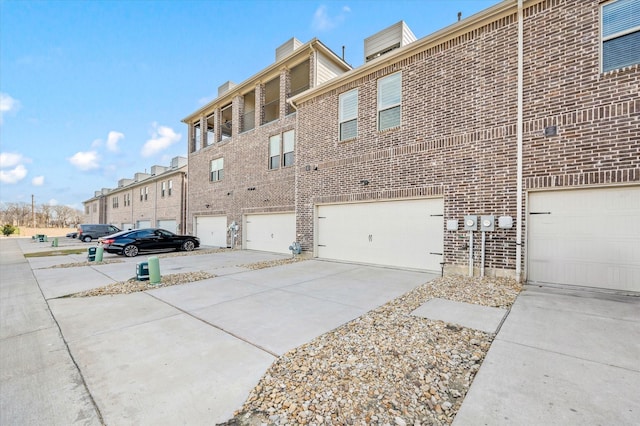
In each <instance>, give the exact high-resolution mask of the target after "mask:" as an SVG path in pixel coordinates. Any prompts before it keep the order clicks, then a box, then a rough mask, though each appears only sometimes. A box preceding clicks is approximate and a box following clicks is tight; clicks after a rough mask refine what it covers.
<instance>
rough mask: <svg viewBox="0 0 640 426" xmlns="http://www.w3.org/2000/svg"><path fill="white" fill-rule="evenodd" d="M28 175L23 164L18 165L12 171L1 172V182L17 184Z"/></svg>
mask: <svg viewBox="0 0 640 426" xmlns="http://www.w3.org/2000/svg"><path fill="white" fill-rule="evenodd" d="M26 175H27V169H26V167H24V166H23V165H22V164H18V165H17V166H16V167H14V168H13V169H11V170H0V182H2V183H16V182H19V181H21V180H22V179H24V177H25V176H26Z"/></svg>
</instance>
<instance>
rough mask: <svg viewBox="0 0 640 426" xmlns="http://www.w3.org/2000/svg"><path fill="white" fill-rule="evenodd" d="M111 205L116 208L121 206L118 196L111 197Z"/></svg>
mask: <svg viewBox="0 0 640 426" xmlns="http://www.w3.org/2000/svg"><path fill="white" fill-rule="evenodd" d="M111 207H113V208H114V209H117V208H118V207H119V203H118V197H113V198H112V199H111Z"/></svg>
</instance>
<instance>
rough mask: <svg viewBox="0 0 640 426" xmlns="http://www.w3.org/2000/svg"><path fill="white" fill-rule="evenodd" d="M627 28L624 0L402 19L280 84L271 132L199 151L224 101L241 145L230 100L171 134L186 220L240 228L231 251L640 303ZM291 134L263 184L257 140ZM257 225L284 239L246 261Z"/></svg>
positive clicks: (628, 3)
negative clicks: (623, 293)
mask: <svg viewBox="0 0 640 426" xmlns="http://www.w3.org/2000/svg"><path fill="white" fill-rule="evenodd" d="M638 17H640V1H639V0H610V1H599V0H525V1H523V2H517V1H511V0H508V1H504V2H501V3H499V4H497V5H495V6H493V7H491V8H489V9H486V10H485V11H482V12H480V13H478V14H476V15H474V16H471V17H469V18H467V19H464V20H461V21H459V22H457V23H455V24H453V25H451V26H449V27H446V28H444V29H442V30H440V31H438V32H436V33H434V34H431V35H429V36H426V37H424V38H421V39H419V40H415V37H413V35H412V34H411V31H410V30H409V29H408V28H407V27H406V25H405V24H404V23H403V22H400V23H398V24H396V25H394V26H392V27H390V28H387V29H385V30H383V31H381V32H380V33H379V34H376V35H374V36H372V37H370V38H368V39H367V40H365V58H364V59H365V64H364V65H362V66H360V67H357V68H355V69H353V70H350V71H348V72H345V73H337V75H336V77H335V78H333V79H331V80H328V81H326V82H324V84H316V85H309V86H310V87H309V88H308V90H304V91H303V92H301V93H300V94H297V95H296V94H294V93H292V91H289V90H287V88H286V84H285V83H281V84H280V86H281V89H280V103H281V105H280V109H281V112H280V116H281V117H283V118H281V119H280V121H278V124H277V125H276V126H275V128H273V129H271V128H259V129H256V132H260V133H261V135H256V136H255V137H253V136H251V137H250V136H248V135H247V136H243V134H242V133H240V134H238V136H237V138H234V139H233V141H232V143H228V145H227V147H226V148H225V147H224V143H225V142H224V141H222V143H220V144H219V145H216V143H217V142H216V143H214V144H213V146H212V147H209V146H207V147H205V148H200V147H198V143H199V144H200V146H205V145H206V143H203V142H204V141H206V140H207V139H206V138H205V137H204V135H203V133H202V132H200V133H198V132H199V130H198V128H197V126H199V128H200V129H204V128H205V126H208V119H207V111H209V110H211V111H215V113H214V114H213V116H212V119H211V120H212V123H213V126H212V129H213V131H212V133H213V134H215V135H216V136H215V139H214V140H216V141H217V140H219V135H220V130H219V126H220V125H219V124H218V123H220V122H221V119H220V117H221V116H224V109H225V108H226V107H225V105H228V104H229V103H231V101H232V100H233V102H232V103H233V105H234V106H236V105H237V106H238V110H237V111H236V110H234V112H233V114H231V118H232V126H231V128H232V129H233V130H232V131H233V132H240V131H241V130H240V129H241V128H242V113H241V111H242V106H243V102H245V104H246V99H245V98H244V96H245V95H244V92H243V91H242V90H238V91H236V90H233V91H232V92H231V94H225V95H223V96H221V98H219V100H216V101H214V102H213V103H212V104H210V105H209V106H208V107H206V108H205V109H203V110H201V111H198V112H197V113H195V114H193V115H191V116H189V117H188V118H187V119H185V122H186V123H188V124H189V125H190V132H191V134H192V136H194V135H195V142H196V143H194V142H192V143H191V145H190V154H189V176H190V184H189V195H190V196H189V199H190V202H189V214H188V217H189V219H190V220H193V221H194V222H195V223H194V225H197V221H198V219H199V217H200V216H205V215H211V216H216V215H219V216H221V217H224V218H225V219H227V220H226V221H225V222H224V223H225V225H228V223H229V222H231V220H234V221H236V222H237V223H241V224H242V225H243V226H244V227H245V229H244V234H243V235H242V236H241V238H242V241H243V247H244V248H258V249H271V250H274V251H282V250H283V249H284V250H285V251H286V248H285V247H286V246H287V245H288V239H291V238H292V237H293V236H295V238H296V240H297V241H299V242H300V243H301V245H302V248H303V250H305V251H306V252H309V253H312V254H313V256H315V257H319V258H325V259H337V260H345V261H352V262H363V263H374V264H381V265H388V266H397V267H403V268H417V269H425V270H434V271H440V268H441V267H442V266H444V271H445V273H465V274H467V273H469V274H487V275H504V276H512V277H516V278H517V279H520V280H524V279H527V280H529V281H530V282H546V283H559V284H573V285H583V286H594V287H606V288H611V289H622V290H631V291H640V287H639V286H640V225H638V217H640V97H639V95H638V94H639V93H640V69H639V65H638V64H639V63H640V51H639V49H640V23H639V22H638ZM338 62H339V61H338ZM277 68H278V67H276V68H274V69H272V70H271V71H270V72H271V73H272V74H274V75H279V76H280V78H281V80H283V81H286V80H287V79H286V73H285V72H283V71H281V72H280V73H278V72H277V71H276V70H277ZM256 79H257V80H260V81H266V80H263V79H261V78H259V77H256ZM253 86H255V87H256V89H255V93H256V95H255V99H260V97H261V96H262V93H264V92H263V91H262V87H264V86H262V85H261V84H257V83H255V82H254V80H250V81H249V83H248V87H253ZM243 87H245V86H243ZM289 94H290V99H288V100H289V102H290V103H291V104H292V105H293V106H295V110H296V113H295V114H293V115H287V112H293V111H290V110H285V105H286V104H285V102H284V99H285V98H287V97H289ZM225 102H226V104H225ZM249 104H250V102H249ZM256 110H257V109H256ZM253 115H254V116H255V117H256V118H255V120H256V122H258V120H262V117H259V115H258V114H257V113H255V112H254V114H253ZM222 122H225V121H224V120H223V121H222ZM290 129H295V135H294V140H295V149H294V151H293V153H294V154H295V159H294V160H293V163H292V165H291V167H288V165H289V163H281V162H282V161H283V160H282V157H277V158H276V159H275V160H274V161H276V163H278V162H280V163H279V164H286V165H287V167H279V168H278V169H277V170H276V171H275V172H274V171H273V170H270V169H269V165H270V164H271V163H270V161H271V158H270V157H272V156H271V155H270V154H269V142H268V139H269V138H270V137H271V136H274V135H281V136H280V139H279V140H280V141H282V140H283V139H284V133H285V132H287V131H288V130H290ZM234 134H236V133H234ZM192 140H193V138H192ZM280 152H283V151H278V152H277V153H276V155H281V154H280ZM222 157H224V179H222V180H220V181H219V179H218V180H216V179H215V178H216V177H219V174H216V173H219V170H222V169H223V167H222V165H218V164H217V163H215V160H216V159H217V158H222ZM227 177H229V178H228V179H227ZM258 212H260V213H266V212H286V214H287V215H288V216H287V219H286V220H285V222H286V221H291V220H295V233H291V225H290V224H289V225H287V227H288V228H287V229H289V231H288V232H289V234H287V237H288V238H284V239H282V240H278V238H277V233H269V232H266V233H265V234H264V235H263V239H264V240H268V239H269V238H271V239H273V240H278V241H277V242H278V244H279V246H278V247H279V248H278V249H277V250H276V249H272V248H270V247H269V246H267V245H263V246H259V247H256V246H254V245H253V244H252V241H251V240H252V235H250V233H249V230H248V229H246V227H247V226H249V227H250V226H252V224H253V222H254V219H255V218H256V217H255V216H256V215H254V213H258ZM261 217H262V218H264V219H265V223H262V224H260V227H261V229H263V230H268V229H271V228H273V229H275V228H276V227H277V225H276V224H277V220H276V218H277V216H276V215H264V216H261ZM288 223H290V222H288ZM195 228H196V229H197V226H195ZM221 232H222V231H221ZM248 233H249V235H248ZM225 236H226V234H225ZM284 243H286V245H285V244H284Z"/></svg>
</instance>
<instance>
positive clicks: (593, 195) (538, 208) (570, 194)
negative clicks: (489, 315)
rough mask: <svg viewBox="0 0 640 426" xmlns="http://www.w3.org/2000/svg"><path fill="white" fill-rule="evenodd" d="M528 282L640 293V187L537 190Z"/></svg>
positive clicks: (532, 202)
mask: <svg viewBox="0 0 640 426" xmlns="http://www.w3.org/2000/svg"><path fill="white" fill-rule="evenodd" d="M528 221H529V222H528V225H527V226H528V243H527V244H528V258H527V260H528V280H529V281H532V282H541V283H557V284H570V285H579V286H587V287H600V288H608V289H617V290H627V291H628V290H631V291H640V187H638V186H633V187H620V188H603V189H581V190H570V191H553V192H532V193H530V194H529V215H528Z"/></svg>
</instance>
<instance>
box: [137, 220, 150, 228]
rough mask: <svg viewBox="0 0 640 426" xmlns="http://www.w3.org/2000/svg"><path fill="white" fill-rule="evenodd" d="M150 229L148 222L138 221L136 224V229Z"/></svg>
mask: <svg viewBox="0 0 640 426" xmlns="http://www.w3.org/2000/svg"><path fill="white" fill-rule="evenodd" d="M144 228H151V221H150V220H139V221H137V222H136V229H144Z"/></svg>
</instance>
